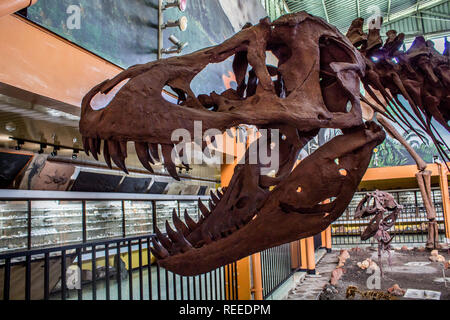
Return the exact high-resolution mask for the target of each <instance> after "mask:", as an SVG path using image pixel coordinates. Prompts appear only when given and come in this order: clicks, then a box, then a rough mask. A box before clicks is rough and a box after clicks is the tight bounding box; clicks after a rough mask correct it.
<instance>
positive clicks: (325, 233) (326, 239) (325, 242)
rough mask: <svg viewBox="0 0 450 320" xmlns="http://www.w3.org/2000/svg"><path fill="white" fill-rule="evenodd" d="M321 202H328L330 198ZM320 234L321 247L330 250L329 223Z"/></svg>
mask: <svg viewBox="0 0 450 320" xmlns="http://www.w3.org/2000/svg"><path fill="white" fill-rule="evenodd" d="M323 203H324V204H325V203H330V199H325V200H324V201H323ZM322 235H323V238H322V247H323V248H326V249H327V252H331V225H329V226H328V228H326V229H325V230H324V231H323V232H322Z"/></svg>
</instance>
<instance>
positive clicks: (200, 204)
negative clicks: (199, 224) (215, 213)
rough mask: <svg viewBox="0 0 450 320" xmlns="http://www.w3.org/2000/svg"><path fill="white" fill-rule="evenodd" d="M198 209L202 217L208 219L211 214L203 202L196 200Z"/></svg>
mask: <svg viewBox="0 0 450 320" xmlns="http://www.w3.org/2000/svg"><path fill="white" fill-rule="evenodd" d="M198 207H199V209H200V211H201V212H202V215H203V217H204V218H208V216H209V215H210V214H211V212H209V210H208V209H207V208H206V207H205V205H204V204H203V202H202V201H201V200H200V199H198Z"/></svg>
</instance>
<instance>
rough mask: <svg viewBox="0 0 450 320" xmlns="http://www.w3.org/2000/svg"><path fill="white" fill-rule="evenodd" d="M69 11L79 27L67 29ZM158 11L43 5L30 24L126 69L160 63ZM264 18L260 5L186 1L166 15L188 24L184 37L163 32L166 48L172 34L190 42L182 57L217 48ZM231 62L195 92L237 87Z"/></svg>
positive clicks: (138, 6) (152, 1)
mask: <svg viewBox="0 0 450 320" xmlns="http://www.w3.org/2000/svg"><path fill="white" fill-rule="evenodd" d="M71 6H72V7H71ZM74 6H76V7H74ZM71 8H72V9H74V8H75V9H74V10H78V9H76V8H79V11H80V19H79V28H71V26H68V23H67V22H68V21H67V19H70V16H71V15H72V14H73V12H74V11H71V10H72V9H71ZM157 8H158V1H157V0H146V1H142V0H127V1H120V0H41V1H39V2H38V3H36V4H35V5H34V6H32V7H30V8H29V9H28V19H30V20H31V21H33V22H35V23H37V24H39V25H41V26H43V27H45V28H47V29H49V30H51V31H52V32H55V33H56V34H58V35H60V36H62V37H64V38H66V39H68V40H70V41H72V42H74V43H76V44H77V45H79V46H81V47H83V48H85V49H87V50H89V51H91V52H93V53H95V54H97V55H99V56H101V57H102V58H104V59H106V60H108V61H110V62H112V63H114V64H116V65H118V66H120V67H122V68H128V67H130V66H132V65H135V64H142V63H146V62H149V61H153V60H155V59H156V58H157V39H158V29H157V27H158V10H157ZM68 12H69V13H68ZM266 15H267V14H266V12H265V10H264V8H263V6H262V5H261V3H260V1H259V0H220V1H211V0H188V1H187V8H186V11H185V12H181V11H179V10H178V9H177V8H170V9H167V10H165V11H164V21H165V22H167V21H168V20H177V19H179V18H180V17H182V16H186V18H187V19H188V27H187V30H186V31H184V32H182V31H180V30H179V29H178V28H167V29H165V30H164V32H163V33H164V36H163V39H164V47H165V48H168V47H170V46H172V45H173V44H172V43H171V42H170V41H169V40H168V38H169V36H170V35H172V34H173V35H175V36H176V37H177V38H178V39H179V40H180V41H182V42H187V43H188V46H187V47H186V48H185V49H184V50H183V52H182V53H183V54H186V53H191V52H194V51H197V50H199V49H202V48H205V47H210V46H213V45H217V44H219V43H221V42H223V41H224V40H226V39H227V38H229V37H231V36H232V35H233V34H235V33H236V32H238V31H239V30H240V29H241V28H242V26H243V25H244V24H245V23H247V22H251V23H253V24H256V23H258V22H259V19H261V18H263V17H265V16H266ZM169 56H170V55H164V57H169ZM231 61H232V60H231V59H229V60H227V61H225V62H224V63H221V64H216V65H212V66H210V67H208V68H207V69H206V70H204V71H203V72H202V73H201V74H199V75H198V76H197V77H196V79H195V80H194V82H193V83H192V87H193V90H194V92H195V93H196V94H198V93H201V92H211V91H217V92H222V91H224V90H225V89H226V88H227V87H230V86H235V85H236V84H235V82H234V75H233V73H232V68H231Z"/></svg>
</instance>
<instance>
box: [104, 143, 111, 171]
mask: <svg viewBox="0 0 450 320" xmlns="http://www.w3.org/2000/svg"><path fill="white" fill-rule="evenodd" d="M103 158H105V162H106V165H107V166H108V168H110V169H112V165H111V155H110V154H109V149H108V142H107V141H106V140H105V141H104V142H103Z"/></svg>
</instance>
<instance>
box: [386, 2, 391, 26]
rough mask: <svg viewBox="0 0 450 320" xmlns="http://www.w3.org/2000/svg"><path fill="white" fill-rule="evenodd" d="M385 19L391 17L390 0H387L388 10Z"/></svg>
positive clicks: (388, 19)
mask: <svg viewBox="0 0 450 320" xmlns="http://www.w3.org/2000/svg"><path fill="white" fill-rule="evenodd" d="M386 18H387V21H388V22H389V21H390V19H391V0H388V11H387V17H386Z"/></svg>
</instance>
